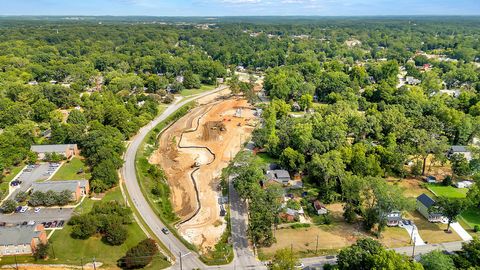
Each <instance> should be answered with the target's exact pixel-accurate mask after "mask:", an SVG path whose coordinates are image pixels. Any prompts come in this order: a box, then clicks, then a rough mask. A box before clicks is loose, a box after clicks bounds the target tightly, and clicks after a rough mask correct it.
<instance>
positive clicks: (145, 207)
mask: <svg viewBox="0 0 480 270" xmlns="http://www.w3.org/2000/svg"><path fill="white" fill-rule="evenodd" d="M226 88H227V87H226V86H220V87H218V88H216V89H213V90H210V91H207V92H204V93H201V94H198V95H195V96H192V97H190V98H187V99H184V100H181V101H179V100H176V101H175V102H174V103H172V104H171V105H169V106H168V107H167V109H166V110H165V111H164V112H163V113H162V114H161V115H159V116H158V117H156V118H155V119H154V120H153V121H151V122H150V123H149V124H148V125H146V126H144V127H142V128H141V129H140V130H139V132H138V133H137V135H135V136H134V137H133V138H132V139H131V142H130V144H129V146H128V148H127V150H126V152H125V155H124V157H123V159H124V165H123V167H122V168H121V169H120V173H121V175H122V179H123V181H124V182H125V186H126V190H127V192H128V194H129V195H130V198H131V199H132V202H133V204H134V205H133V206H134V207H135V208H136V209H137V210H138V212H139V214H140V217H139V218H142V219H143V220H144V221H145V223H146V225H147V226H148V227H149V228H150V229H151V230H152V231H153V233H154V234H155V236H156V237H158V239H160V241H162V243H163V244H164V245H165V246H166V247H167V248H168V249H169V250H170V251H171V252H172V253H173V254H174V255H175V264H174V265H173V266H172V269H180V262H181V264H182V268H183V269H195V268H199V269H206V268H210V267H207V266H206V265H205V264H204V263H202V262H201V261H200V260H199V258H198V257H197V254H196V253H194V252H191V251H190V250H189V249H188V248H187V247H186V246H185V245H184V244H183V243H182V242H180V241H179V240H178V239H177V238H176V237H175V236H174V235H172V234H168V235H165V234H164V233H163V232H162V231H161V230H162V228H163V227H165V225H164V224H163V223H162V222H161V221H160V219H159V218H158V217H157V215H156V214H155V212H154V211H153V209H152V208H151V207H150V205H149V204H148V202H147V200H146V199H145V197H144V196H143V193H142V191H141V189H140V185H139V183H138V179H137V175H136V170H135V157H136V154H137V150H138V148H139V147H140V145H141V144H142V141H143V140H144V139H145V137H146V136H147V134H148V132H149V131H150V130H152V129H153V128H155V126H157V125H158V124H159V123H160V122H162V121H163V120H165V119H166V118H167V117H168V116H170V115H171V114H172V113H174V112H175V111H176V110H178V109H179V108H180V107H182V106H183V105H185V104H187V103H188V102H190V101H193V100H196V99H199V98H202V97H205V96H208V95H210V94H213V93H215V92H218V91H222V90H225V89H226ZM180 256H181V258H180Z"/></svg>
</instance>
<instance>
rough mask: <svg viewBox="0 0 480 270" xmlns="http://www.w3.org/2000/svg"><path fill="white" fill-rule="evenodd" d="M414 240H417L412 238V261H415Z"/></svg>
mask: <svg viewBox="0 0 480 270" xmlns="http://www.w3.org/2000/svg"><path fill="white" fill-rule="evenodd" d="M415 240H417V239H416V237H414V238H413V251H412V259H415V242H416V241H415Z"/></svg>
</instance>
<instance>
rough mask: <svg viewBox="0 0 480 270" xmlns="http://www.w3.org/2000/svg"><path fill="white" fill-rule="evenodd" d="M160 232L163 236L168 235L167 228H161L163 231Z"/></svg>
mask: <svg viewBox="0 0 480 270" xmlns="http://www.w3.org/2000/svg"><path fill="white" fill-rule="evenodd" d="M162 232H163V233H164V234H169V233H170V232H169V231H168V229H167V228H163V229H162Z"/></svg>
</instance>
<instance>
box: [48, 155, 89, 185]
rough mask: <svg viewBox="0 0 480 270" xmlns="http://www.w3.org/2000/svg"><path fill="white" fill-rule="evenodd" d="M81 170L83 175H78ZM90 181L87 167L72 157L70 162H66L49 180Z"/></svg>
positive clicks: (81, 161)
mask: <svg viewBox="0 0 480 270" xmlns="http://www.w3.org/2000/svg"><path fill="white" fill-rule="evenodd" d="M81 169H83V173H78V172H79V171H80V170H81ZM80 179H90V173H89V172H88V167H87V166H86V165H85V163H84V162H83V160H81V159H80V158H78V157H74V158H73V159H72V160H69V161H66V162H65V163H64V164H63V165H62V167H60V169H59V170H58V171H57V172H56V173H55V174H54V175H53V177H52V178H51V180H80Z"/></svg>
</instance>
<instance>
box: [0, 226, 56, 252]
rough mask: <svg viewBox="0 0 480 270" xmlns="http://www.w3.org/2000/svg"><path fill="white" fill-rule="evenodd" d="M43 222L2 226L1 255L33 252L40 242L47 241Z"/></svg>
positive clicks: (0, 237)
mask: <svg viewBox="0 0 480 270" xmlns="http://www.w3.org/2000/svg"><path fill="white" fill-rule="evenodd" d="M47 241H48V240H47V234H46V233H45V228H44V227H43V225H42V224H39V225H22V226H16V227H0V256H5V255H19V254H32V253H33V252H35V249H36V248H37V247H38V245H39V244H40V243H43V244H46V243H47Z"/></svg>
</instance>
